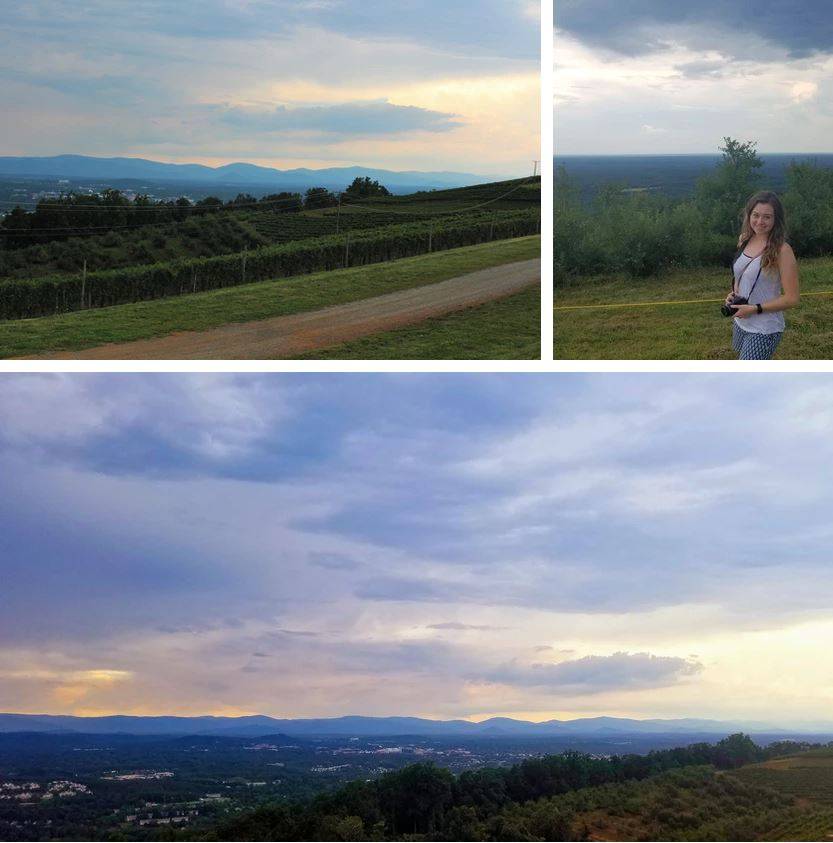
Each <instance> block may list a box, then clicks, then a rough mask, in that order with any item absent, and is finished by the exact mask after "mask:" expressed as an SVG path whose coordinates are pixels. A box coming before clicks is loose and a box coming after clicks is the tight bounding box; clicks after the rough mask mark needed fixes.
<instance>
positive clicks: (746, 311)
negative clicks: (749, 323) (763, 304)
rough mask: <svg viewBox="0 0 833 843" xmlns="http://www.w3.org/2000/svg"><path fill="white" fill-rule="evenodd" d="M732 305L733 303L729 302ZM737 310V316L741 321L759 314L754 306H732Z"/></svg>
mask: <svg viewBox="0 0 833 843" xmlns="http://www.w3.org/2000/svg"><path fill="white" fill-rule="evenodd" d="M727 303H728V304H730V305H731V302H727ZM732 306H733V307H734V308H735V314H734V315H735V316H737V317H738V318H739V319H746V317H747V316H753V315H754V314H756V313H757V312H758V308H757V307H756V306H755V305H754V304H736V305H732Z"/></svg>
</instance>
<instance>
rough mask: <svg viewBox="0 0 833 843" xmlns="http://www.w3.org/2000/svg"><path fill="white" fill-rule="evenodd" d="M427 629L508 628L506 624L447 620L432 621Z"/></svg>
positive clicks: (478, 629)
mask: <svg viewBox="0 0 833 843" xmlns="http://www.w3.org/2000/svg"><path fill="white" fill-rule="evenodd" d="M426 628H427V629H442V630H445V629H448V630H454V631H463V630H475V631H477V632H495V631H499V630H504V629H506V627H505V626H490V625H488V624H471V623H459V622H458V621H447V622H445V623H431V624H428V626H427V627H426Z"/></svg>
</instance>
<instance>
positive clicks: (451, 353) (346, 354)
mask: <svg viewBox="0 0 833 843" xmlns="http://www.w3.org/2000/svg"><path fill="white" fill-rule="evenodd" d="M540 357H541V291H540V288H539V287H537V286H535V287H530V288H529V289H528V290H524V291H523V292H521V293H516V294H515V295H513V296H509V297H507V298H505V299H501V300H499V301H494V302H489V303H488V304H484V305H481V306H480V307H473V308H471V309H469V310H464V311H461V312H460V313H452V314H450V315H448V316H443V317H439V318H436V319H428V320H426V321H425V322H423V323H421V324H419V325H414V326H412V327H409V328H402V329H400V330H397V331H386V332H384V333H381V334H375V335H374V336H372V337H365V338H363V339H360V340H355V341H354V342H349V343H344V344H342V345H336V346H332V347H331V348H326V349H324V350H323V351H318V352H313V353H310V354H305V355H303V356H302V357H301V359H303V360H539V359H540Z"/></svg>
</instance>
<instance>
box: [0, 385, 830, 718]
mask: <svg viewBox="0 0 833 843" xmlns="http://www.w3.org/2000/svg"><path fill="white" fill-rule="evenodd" d="M831 408H833V378H831V376H829V375H821V374H819V375H798V374H792V373H790V374H784V375H780V374H774V373H769V374H764V375H761V376H758V375H755V374H748V375H745V376H744V377H743V378H738V377H737V375H731V374H730V375H699V374H688V375H685V376H682V377H680V376H679V375H645V374H643V375H633V374H621V373H620V374H614V375H604V374H595V375H578V374H544V375H532V374H530V375H524V374H511V375H497V374H468V375H451V374H448V375H446V374H425V375H422V374H407V375H404V374H400V375H382V374H375V375H362V374H332V375H307V374H268V375H248V374H247V375H231V374H216V375H207V374H206V375H202V374H153V375H141V374H127V375H125V374H118V375H115V374H114V375H110V374H72V375H60V374H33V373H29V374H20V375H17V374H3V375H0V496H1V497H2V500H3V502H4V504H3V507H2V509H0V575H1V576H0V579H2V582H3V588H2V590H0V711H7V712H8V711H11V712H24V713H52V714H58V713H64V714H76V715H100V714H111V713H125V714H178V715H196V714H217V715H237V714H253V713H260V714H268V715H273V716H278V717H325V716H339V715H346V714H364V715H376V716H382V715H393V714H402V715H415V716H424V717H432V718H456V717H460V718H468V719H474V720H482V719H484V718H486V717H489V716H495V715H505V716H514V717H521V718H527V719H534V720H545V719H550V718H553V717H558V718H572V717H580V716H596V715H602V714H605V715H612V716H631V717H640V718H642V717H682V716H694V717H712V718H718V719H731V720H740V721H743V722H759V723H770V724H773V725H778V726H780V727H782V728H786V727H788V726H808V727H811V726H814V725H818V724H821V723H825V722H829V720H830V711H831V704H832V703H833V678H831V677H833V651H831V649H830V647H829V642H830V640H833V619H832V616H831V605H832V604H833V587H832V586H833V567H831V564H830V555H831V550H830V548H831V544H832V542H831V537H833V526H831V522H830V511H831V506H832V505H833V488H831V484H830V481H829V465H830V461H831V457H833V440H831V437H830V429H831V425H833V409H831Z"/></svg>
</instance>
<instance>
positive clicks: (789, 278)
mask: <svg viewBox="0 0 833 843" xmlns="http://www.w3.org/2000/svg"><path fill="white" fill-rule="evenodd" d="M778 270H779V271H780V273H781V290H782V292H781V295H780V296H778V298H777V299H770V300H769V301H768V302H764V303H763V304H761V310H762V311H763V312H764V313H776V312H777V311H779V310H787V309H788V308H791V307H795V306H796V305H797V304H798V298H799V296H798V264H797V263H796V260H795V254H794V253H793V250H792V247H791V246H790V244H789V243H784V245H783V246H782V247H781V254H780V255H779V256H778ZM757 312H758V307H757V305H754V304H742V305H740V307H738V309H737V312H736V313H735V316H739V317H740V318H741V319H745V318H746V317H747V316H754V315H755V314H756V313H757Z"/></svg>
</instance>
